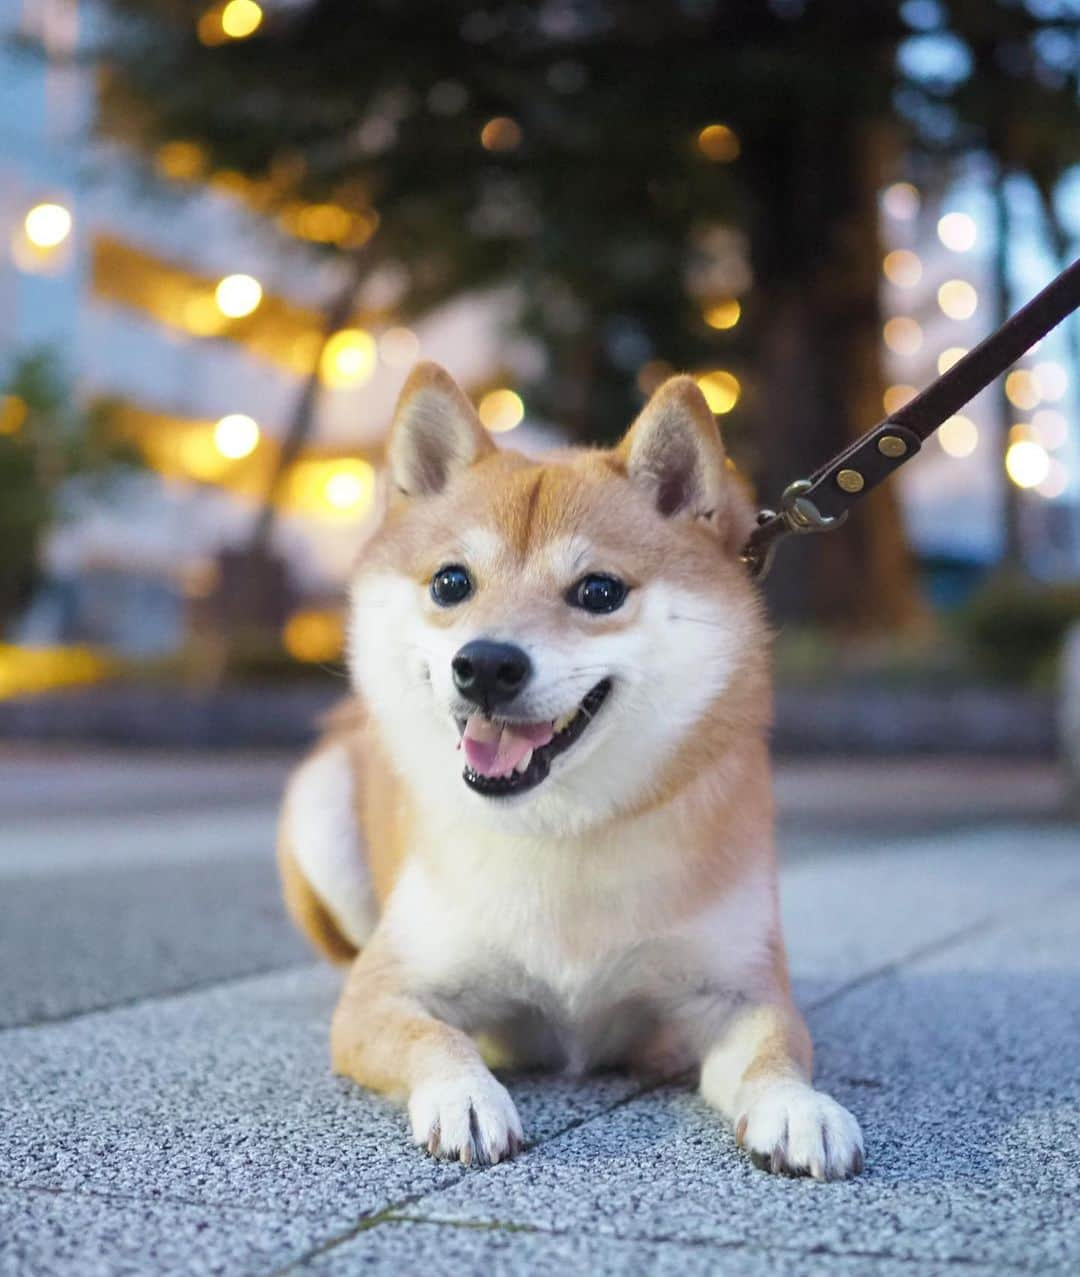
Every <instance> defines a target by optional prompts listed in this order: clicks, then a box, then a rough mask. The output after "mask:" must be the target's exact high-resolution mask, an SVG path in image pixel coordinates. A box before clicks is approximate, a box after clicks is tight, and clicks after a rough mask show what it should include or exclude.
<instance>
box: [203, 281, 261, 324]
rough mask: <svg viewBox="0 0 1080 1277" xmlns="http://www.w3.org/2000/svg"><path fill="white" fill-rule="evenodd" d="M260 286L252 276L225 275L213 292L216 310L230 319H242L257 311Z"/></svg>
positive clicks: (259, 300)
mask: <svg viewBox="0 0 1080 1277" xmlns="http://www.w3.org/2000/svg"><path fill="white" fill-rule="evenodd" d="M262 295H263V290H262V285H261V284H260V283H259V281H258V280H257V279H256V278H255V276H254V275H226V276H225V278H224V279H223V280H222V281H221V282H220V283H219V284H218V286H217V288H216V289H215V290H214V300H215V301H216V302H217V305H218V310H220V311H221V313H222V314H223V315H227V316H228V317H229V318H230V319H243V317H244V316H245V315H250V314H252V313H253V312H254V311H255V310H257V309H258V306H259V303H260V302H261V301H262Z"/></svg>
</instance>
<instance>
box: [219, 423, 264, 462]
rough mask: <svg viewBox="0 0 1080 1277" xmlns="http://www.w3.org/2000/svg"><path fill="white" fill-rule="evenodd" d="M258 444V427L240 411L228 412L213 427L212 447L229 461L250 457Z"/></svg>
mask: <svg viewBox="0 0 1080 1277" xmlns="http://www.w3.org/2000/svg"><path fill="white" fill-rule="evenodd" d="M258 446H259V427H258V426H257V425H256V423H255V421H254V420H253V418H251V417H248V416H246V415H245V414H244V413H242V412H230V413H229V415H228V416H227V417H222V418H221V420H220V421H219V422H218V423H217V425H216V426H215V427H214V447H215V448H217V450H218V452H220V453H221V455H222V456H223V457H228V458H229V460H230V461H239V460H240V458H241V457H250V456H251V454H252V453H253V452H254V451H255V449H256V448H257V447H258Z"/></svg>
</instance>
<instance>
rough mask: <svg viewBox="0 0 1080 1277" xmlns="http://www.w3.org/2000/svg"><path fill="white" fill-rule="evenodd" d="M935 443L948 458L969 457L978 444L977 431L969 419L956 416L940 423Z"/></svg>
mask: <svg viewBox="0 0 1080 1277" xmlns="http://www.w3.org/2000/svg"><path fill="white" fill-rule="evenodd" d="M937 441H938V443H939V444H940V445H941V450H942V451H943V452H944V453H946V455H948V456H950V457H956V458H962V457H970V456H971V454H972V453H973V452H974V451H975V449H976V448H977V447H978V444H979V429H978V427H977V426H976V425H975V423H974V421H972V420H971V418H970V417H963V416H960V415H957V416H955V417H950V418H949V419H948V420H947V421H944V422H942V424H941V428H940V429H939V430H938V432H937Z"/></svg>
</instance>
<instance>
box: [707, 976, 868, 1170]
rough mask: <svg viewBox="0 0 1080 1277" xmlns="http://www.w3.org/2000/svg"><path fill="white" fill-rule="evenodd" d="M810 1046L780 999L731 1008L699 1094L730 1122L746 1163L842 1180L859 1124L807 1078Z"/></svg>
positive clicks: (853, 1158)
mask: <svg viewBox="0 0 1080 1277" xmlns="http://www.w3.org/2000/svg"><path fill="white" fill-rule="evenodd" d="M811 1057H812V1047H811V1043H810V1034H809V1032H808V1031H807V1028H806V1025H805V1024H804V1023H803V1020H802V1017H801V1016H800V1015H799V1013H798V1011H797V1010H796V1009H795V1007H794V1006H793V1005H792V1004H791V1003H790V1002H788V1001H787V1000H786V999H780V1000H778V1001H777V1002H776V1003H775V1004H773V1003H759V1004H756V1005H750V1006H748V1007H744V1008H743V1009H741V1010H739V1011H738V1012H736V1014H735V1015H733V1016H732V1017H731V1019H730V1020H729V1021H728V1023H727V1024H726V1025H725V1026H724V1028H723V1030H722V1031H721V1032H720V1034H719V1036H718V1037H717V1038H716V1039H715V1040H714V1042H713V1043H712V1045H711V1047H710V1049H709V1050H708V1052H707V1053H706V1055H705V1059H704V1061H703V1063H702V1069H701V1093H702V1095H703V1096H704V1097H705V1099H706V1100H707V1101H708V1102H709V1103H710V1104H712V1105H714V1106H715V1107H716V1108H718V1109H720V1110H721V1112H723V1113H726V1114H727V1116H728V1117H729V1118H730V1119H731V1121H732V1122H733V1123H734V1126H735V1138H736V1140H737V1141H738V1143H739V1144H740V1145H741V1146H742V1147H743V1148H745V1149H746V1150H747V1151H748V1152H749V1154H750V1157H751V1158H752V1159H753V1162H754V1165H755V1166H759V1167H761V1168H762V1169H763V1170H768V1171H772V1172H773V1173H774V1174H783V1175H812V1176H813V1177H814V1179H846V1178H848V1176H850V1175H857V1174H858V1173H859V1171H860V1170H862V1166H863V1138H862V1132H861V1131H860V1130H859V1124H858V1122H856V1120H855V1119H854V1117H852V1115H851V1114H850V1113H849V1112H848V1111H847V1109H845V1108H843V1107H842V1106H841V1105H839V1104H837V1102H836V1101H835V1100H834V1099H832V1098H831V1097H830V1096H828V1095H826V1094H825V1093H824V1092H823V1091H816V1090H815V1089H814V1088H813V1086H812V1085H811V1083H810V1076H811V1074H810V1065H811Z"/></svg>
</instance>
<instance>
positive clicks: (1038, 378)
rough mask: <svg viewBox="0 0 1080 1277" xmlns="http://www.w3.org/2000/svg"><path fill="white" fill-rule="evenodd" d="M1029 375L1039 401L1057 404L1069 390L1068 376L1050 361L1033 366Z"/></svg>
mask: <svg viewBox="0 0 1080 1277" xmlns="http://www.w3.org/2000/svg"><path fill="white" fill-rule="evenodd" d="M1031 375H1032V376H1033V377H1034V378H1035V385H1036V386H1037V387H1038V391H1039V397H1040V398H1041V399H1046V400H1048V401H1049V402H1050V403H1057V402H1058V400H1059V399H1064V398H1065V395H1066V393H1067V391H1068V389H1069V374H1068V373H1067V372H1066V371H1065V369H1064V368H1063V367H1062V366H1061V364H1059V363H1055V362H1054V361H1053V360H1052V359H1044V360H1043V361H1042V363H1038V364H1036V365H1035V367H1034V368H1033V369H1032V370H1031Z"/></svg>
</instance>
